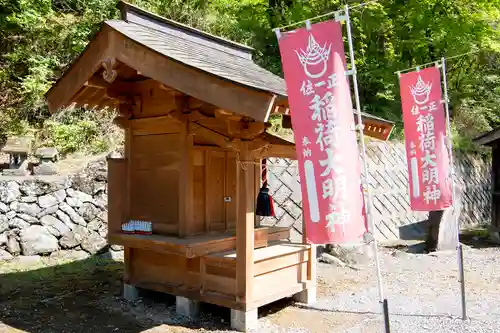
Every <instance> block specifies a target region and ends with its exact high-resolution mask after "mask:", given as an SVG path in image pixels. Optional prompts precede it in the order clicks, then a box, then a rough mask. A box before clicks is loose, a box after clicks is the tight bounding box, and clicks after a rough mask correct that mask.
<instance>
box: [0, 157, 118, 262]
mask: <svg viewBox="0 0 500 333" xmlns="http://www.w3.org/2000/svg"><path fill="white" fill-rule="evenodd" d="M107 227H108V225H107V183H106V162H105V161H98V162H94V163H92V164H90V165H88V166H87V167H86V168H85V169H84V170H83V171H81V172H79V173H77V174H75V175H73V176H69V177H57V179H54V178H51V179H45V180H44V178H43V177H37V178H36V179H34V178H29V177H28V178H23V179H22V180H15V181H14V180H8V181H7V180H5V181H2V179H1V177H0V260H2V259H4V260H5V259H11V258H12V257H14V256H18V255H24V256H32V255H50V254H52V253H54V252H58V251H66V250H71V251H86V252H87V253H90V254H96V253H98V252H101V251H102V250H103V249H105V248H106V245H107V242H106V235H107V229H108V228H107Z"/></svg>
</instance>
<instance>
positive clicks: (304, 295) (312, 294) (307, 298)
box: [293, 287, 317, 305]
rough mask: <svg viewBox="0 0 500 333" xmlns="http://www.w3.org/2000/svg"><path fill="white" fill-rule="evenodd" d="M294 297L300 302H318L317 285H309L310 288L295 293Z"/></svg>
mask: <svg viewBox="0 0 500 333" xmlns="http://www.w3.org/2000/svg"><path fill="white" fill-rule="evenodd" d="M293 299H294V300H295V301H296V302H299V303H304V304H307V305H313V304H314V303H316V300H317V297H316V287H309V288H308V289H306V290H304V291H301V292H300V293H298V294H295V295H293Z"/></svg>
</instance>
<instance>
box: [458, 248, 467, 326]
mask: <svg viewBox="0 0 500 333" xmlns="http://www.w3.org/2000/svg"><path fill="white" fill-rule="evenodd" d="M457 252H458V253H457V254H458V269H459V271H460V292H461V293H462V320H466V319H467V307H466V300H465V274H464V253H463V248H462V244H460V242H459V244H458V249H457Z"/></svg>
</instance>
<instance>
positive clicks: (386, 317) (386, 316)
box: [384, 299, 391, 333]
mask: <svg viewBox="0 0 500 333" xmlns="http://www.w3.org/2000/svg"><path fill="white" fill-rule="evenodd" d="M384 323H385V333H390V332H391V325H390V322H389V303H388V302H387V299H384Z"/></svg>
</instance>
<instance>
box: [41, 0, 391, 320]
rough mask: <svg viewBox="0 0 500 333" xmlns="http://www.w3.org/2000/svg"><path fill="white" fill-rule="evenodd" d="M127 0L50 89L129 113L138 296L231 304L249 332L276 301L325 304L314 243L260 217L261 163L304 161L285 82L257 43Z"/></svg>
mask: <svg viewBox="0 0 500 333" xmlns="http://www.w3.org/2000/svg"><path fill="white" fill-rule="evenodd" d="M119 6H120V9H121V12H122V17H121V19H120V20H110V21H106V22H104V23H103V25H102V27H101V29H100V31H99V32H98V34H97V35H96V36H95V38H94V39H93V40H92V41H91V42H90V43H89V45H88V47H87V48H86V50H85V51H84V52H83V54H82V55H81V56H80V57H79V58H78V59H76V61H75V62H74V63H73V64H72V66H71V67H70V68H69V70H68V71H67V72H66V73H65V74H64V75H63V76H62V77H61V79H59V81H58V82H56V84H55V85H54V86H53V87H52V88H51V90H50V91H49V92H48V93H47V95H46V98H47V101H48V103H49V108H50V110H51V112H56V111H57V110H58V109H60V108H63V107H68V106H71V105H77V106H87V107H91V108H93V109H94V110H98V109H99V108H104V107H112V108H116V109H117V110H119V112H120V116H118V117H117V118H116V119H115V122H116V124H118V125H119V126H120V127H121V128H123V129H124V131H125V157H124V158H122V159H108V195H109V199H108V214H109V215H108V223H109V235H108V240H109V243H110V244H121V245H123V246H124V247H125V272H124V277H123V279H124V293H125V296H126V297H127V298H133V297H134V296H135V295H136V293H137V289H136V288H137V287H140V288H145V289H150V290H157V291H161V292H166V293H170V294H173V295H176V296H177V310H178V312H180V313H182V314H186V315H195V314H196V311H197V309H198V306H197V305H198V302H199V301H202V302H208V303H212V304H217V305H221V306H224V307H228V308H230V309H231V326H232V327H233V328H234V329H238V330H245V329H247V328H249V327H253V326H255V325H256V323H257V308H258V307H260V306H262V305H265V304H268V303H270V302H273V301H275V300H278V299H281V298H284V297H289V296H294V295H295V296H296V298H298V299H299V300H301V301H303V302H306V303H310V302H313V301H314V300H315V297H316V296H315V290H316V289H315V288H316V287H315V284H316V275H315V266H316V254H315V248H314V247H312V246H310V245H309V244H307V243H306V242H305V241H303V242H300V243H293V242H290V241H288V238H289V230H288V228H282V227H263V226H260V223H259V218H258V217H256V216H255V214H254V212H255V208H256V207H255V206H256V198H257V195H258V192H259V187H260V174H261V170H260V160H261V159H264V158H268V157H284V158H290V159H294V158H295V146H294V144H293V143H291V142H288V141H286V140H283V139H281V138H279V137H276V136H273V135H271V134H269V133H268V132H267V131H266V129H267V128H268V126H269V124H268V119H269V116H270V115H271V114H273V113H280V114H283V115H284V117H285V119H286V118H287V117H289V114H288V103H287V95H286V90H285V83H284V81H283V80H282V79H281V78H279V77H277V76H275V75H273V74H271V73H270V72H268V71H266V70H264V69H262V68H261V67H259V66H257V65H256V64H255V63H254V62H253V61H252V54H251V53H252V49H251V48H249V47H247V46H244V45H240V44H236V43H233V42H230V41H227V40H224V39H221V38H218V37H215V36H212V35H209V34H207V33H203V32H201V31H198V30H196V29H193V28H190V27H187V26H184V25H181V24H179V23H177V22H173V21H170V20H166V19H164V18H161V17H158V16H156V15H154V14H151V13H149V12H146V11H144V10H142V9H139V8H137V7H134V6H132V5H129V4H126V3H123V2H121V3H120V4H119ZM96 112H98V111H96ZM367 119H368V118H365V120H364V125H365V132H366V133H367V134H368V135H370V133H371V134H372V136H377V135H378V136H379V137H380V136H382V137H384V136H385V137H386V136H387V135H389V133H390V131H391V129H392V126H393V124H392V123H390V122H386V121H383V120H380V119H378V118H377V119H376V120H374V121H373V122H372V123H370V122H369V119H368V120H367ZM367 125H368V126H367ZM370 131H371V132H370ZM374 133H378V134H374ZM129 221H145V222H150V223H151V226H152V234H143V233H124V232H123V230H122V225H124V224H125V223H127V222H129Z"/></svg>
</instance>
